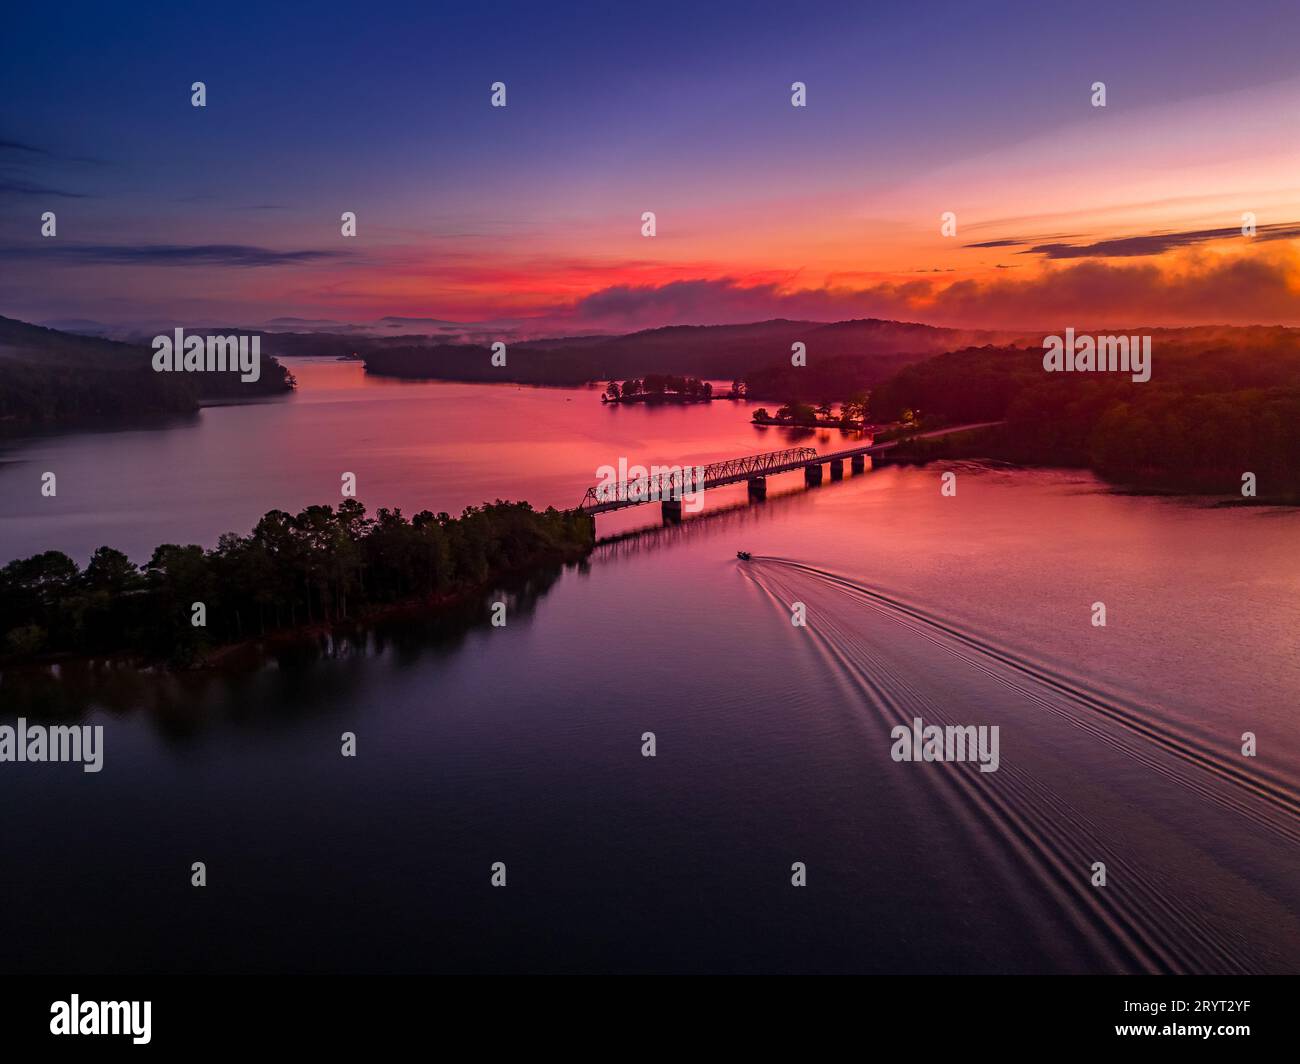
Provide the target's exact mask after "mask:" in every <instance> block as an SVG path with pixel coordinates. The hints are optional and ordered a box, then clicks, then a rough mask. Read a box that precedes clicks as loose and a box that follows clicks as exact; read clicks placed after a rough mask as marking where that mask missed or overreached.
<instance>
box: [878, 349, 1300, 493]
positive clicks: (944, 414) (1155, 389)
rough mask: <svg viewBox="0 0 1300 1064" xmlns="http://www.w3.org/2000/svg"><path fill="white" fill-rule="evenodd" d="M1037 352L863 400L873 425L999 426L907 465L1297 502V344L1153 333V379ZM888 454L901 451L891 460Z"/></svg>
mask: <svg viewBox="0 0 1300 1064" xmlns="http://www.w3.org/2000/svg"><path fill="white" fill-rule="evenodd" d="M1042 357H1043V353H1042V350H1041V349H1034V348H1016V347H1012V348H1005V347H981V348H967V349H964V350H962V351H955V352H951V353H948V354H944V355H939V356H937V357H935V358H931V359H929V360H927V361H925V362H921V363H918V364H916V365H913V366H909V367H907V368H906V369H904V370H902V371H901V372H899V373H898V374H896V375H895V376H894V377H892V378H891V379H890V380H888V381H886V382H884V383H883V384H881V385H880V386H879V387H878V388H877V389H876V390H875V391H874V392H873V394H872V408H873V410H874V411H875V413H876V416H877V417H880V418H886V419H889V418H896V417H898V416H900V415H901V413H902V411H903V410H904V409H907V408H912V409H920V410H924V411H925V416H926V421H927V423H929V422H930V421H931V419H932V418H934V417H939V418H942V419H943V420H945V421H947V422H950V423H953V424H959V423H962V422H975V421H992V420H999V419H1005V421H1006V424H1005V425H1002V426H999V427H996V428H992V429H988V430H985V431H983V432H981V433H979V434H976V435H973V436H969V437H964V438H960V439H959V438H945V439H941V440H933V441H917V442H916V443H915V444H909V451H910V453H912V454H914V456H916V457H976V456H978V457H986V458H998V459H1004V460H1006V461H1011V462H1016V463H1020V464H1025V465H1064V466H1080V467H1086V468H1091V469H1092V470H1094V471H1095V472H1096V473H1098V474H1099V475H1100V476H1102V477H1105V478H1106V479H1108V480H1110V481H1112V482H1113V483H1116V484H1123V485H1127V486H1131V487H1137V488H1144V489H1152V490H1168V491H1186V492H1205V493H1210V494H1235V493H1237V492H1239V491H1240V488H1241V484H1242V476H1243V474H1245V473H1248V472H1249V473H1254V474H1255V475H1256V478H1257V480H1258V493H1259V494H1258V497H1259V498H1266V499H1269V500H1274V501H1293V502H1300V337H1297V336H1296V335H1295V334H1294V333H1293V332H1292V331H1290V330H1283V329H1273V328H1262V327H1261V328H1250V329H1239V330H1233V331H1231V333H1228V332H1225V333H1224V335H1223V336H1222V337H1221V338H1211V339H1210V340H1209V341H1208V342H1206V341H1200V342H1193V341H1187V340H1184V339H1182V338H1181V337H1180V336H1178V335H1177V334H1176V333H1174V334H1169V335H1166V336H1162V335H1161V334H1160V333H1159V331H1157V332H1156V334H1155V337H1154V340H1153V345H1152V376H1151V380H1150V381H1148V382H1146V383H1136V382H1133V381H1132V380H1130V379H1129V377H1128V376H1127V375H1125V374H1117V373H1047V372H1046V371H1045V370H1044V369H1043V364H1042ZM898 453H899V455H900V457H901V456H903V455H904V454H906V453H908V451H900V452H898Z"/></svg>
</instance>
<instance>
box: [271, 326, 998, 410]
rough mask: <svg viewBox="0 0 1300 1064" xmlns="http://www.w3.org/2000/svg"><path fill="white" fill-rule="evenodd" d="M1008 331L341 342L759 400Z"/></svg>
mask: <svg viewBox="0 0 1300 1064" xmlns="http://www.w3.org/2000/svg"><path fill="white" fill-rule="evenodd" d="M1005 335H1006V334H994V333H988V332H977V331H972V330H961V329H941V328H936V327H934V326H930V325H918V324H913V323H907V322H895V321H883V320H879V319H874V318H868V319H863V320H859V321H843V322H835V323H833V324H825V323H822V322H812V321H788V320H785V319H776V320H773V321H763V322H754V323H751V324H746V325H672V326H665V327H663V328H659V329H647V330H644V331H642V332H636V333H630V334H628V335H626V336H616V337H600V336H587V337H575V338H561V339H552V340H530V341H526V342H522V343H516V344H510V345H509V346H508V349H507V362H506V366H505V367H497V366H493V365H492V361H491V350H490V348H489V347H488V346H486V345H477V344H430V343H422V344H416V343H406V344H395V343H393V342H392V341H389V342H387V343H385V344H368V343H365V342H359V341H357V340H355V339H353V338H349V339H348V340H347V344H348V345H350V346H351V348H352V349H353V350H356V351H357V352H358V353H359V354H360V356H361V357H362V358H364V359H365V363H366V369H367V371H368V372H370V373H376V374H380V375H382V376H392V377H407V378H420V379H442V380H471V381H521V382H526V383H539V384H581V383H585V382H587V381H605V380H614V379H618V380H622V379H625V378H628V377H634V376H643V375H645V374H647V373H663V374H678V375H685V376H694V377H700V378H713V379H722V380H729V379H735V378H738V377H744V378H747V379H748V380H749V383H750V391H751V394H753V395H755V396H756V397H760V398H769V397H771V398H779V399H787V398H792V397H793V398H805V397H806V398H813V397H820V396H814V395H813V394H812V393H814V392H817V391H819V390H821V389H823V388H826V387H831V389H832V390H831V392H830V393H828V396H827V397H829V396H830V395H834V396H835V397H837V398H838V397H839V395H840V394H841V393H839V392H838V391H836V390H835V389H836V388H838V383H837V382H838V381H839V380H840V379H841V378H844V377H846V376H847V377H853V378H854V379H855V380H858V383H859V385H860V384H861V383H863V382H865V383H866V384H868V385H869V384H871V383H874V382H875V381H876V380H880V379H883V378H884V377H886V376H888V375H889V374H890V373H892V372H894V371H895V370H897V369H898V368H900V367H901V366H903V365H906V364H908V363H909V362H915V361H918V360H920V359H922V358H925V357H926V356H928V355H931V354H934V353H936V352H939V351H948V350H952V349H953V348H957V347H962V346H965V345H967V344H971V343H987V342H991V341H992V340H994V339H1000V338H1003V337H1005ZM277 339H279V338H277ZM314 339H316V340H319V339H321V338H320V337H315V338H314ZM796 342H800V343H803V344H804V345H805V347H806V349H807V358H808V364H807V366H805V367H801V368H796V367H793V366H791V365H790V356H791V345H793V344H794V343H796ZM845 360H847V361H848V362H849V363H851V365H849V366H848V367H847V368H846V367H845V366H844V365H841V363H843V362H844V361H845ZM836 365H838V366H839V369H838V371H836V372H833V373H831V374H829V375H827V368H828V367H831V366H836ZM787 370H788V371H789V373H787V372H786V371H787ZM806 390H807V391H806ZM805 392H806V393H805ZM792 393H800V394H792Z"/></svg>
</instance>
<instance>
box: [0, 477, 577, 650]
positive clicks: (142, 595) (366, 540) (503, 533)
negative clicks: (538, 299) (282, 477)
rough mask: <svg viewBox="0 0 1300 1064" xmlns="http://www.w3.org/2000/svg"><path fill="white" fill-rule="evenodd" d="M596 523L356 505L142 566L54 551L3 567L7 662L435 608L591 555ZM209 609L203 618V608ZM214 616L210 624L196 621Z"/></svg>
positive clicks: (277, 515)
mask: <svg viewBox="0 0 1300 1064" xmlns="http://www.w3.org/2000/svg"><path fill="white" fill-rule="evenodd" d="M594 527H595V526H594V522H593V521H592V519H591V518H590V517H589V516H587V515H585V514H582V513H579V512H576V511H558V510H555V509H554V508H550V509H547V510H545V511H540V512H539V511H536V510H534V509H533V508H532V507H531V506H530V505H529V504H528V503H523V502H503V501H500V500H498V501H497V502H494V503H490V504H486V505H483V506H476V507H474V506H472V507H469V508H467V509H466V510H465V511H464V513H462V514H461V516H460V517H451V516H449V515H448V514H446V513H439V514H434V513H431V512H430V511H428V510H422V511H421V512H419V513H417V514H416V515H415V516H414V517H413V518H411V519H410V520H408V519H407V518H406V517H405V516H404V515H403V514H402V512H401V510H400V509H391V510H390V509H387V508H383V509H380V510H379V511H378V512H377V513H376V514H375V516H374V517H368V516H367V515H366V508H365V507H364V506H363V505H362V504H361V503H360V502H358V501H357V500H355V499H345V500H344V501H343V502H342V503H340V504H339V505H338V506H337V507H333V506H309V507H307V508H306V509H304V510H303V511H301V512H300V513H298V514H296V515H295V514H290V513H287V512H286V511H284V510H271V511H270V512H268V513H267V514H265V515H264V516H263V517H262V519H261V520H260V521H258V523H257V526H256V527H255V528H254V529H253V531H252V532H251V533H250V534H249V535H246V536H243V535H238V534H236V533H227V534H226V535H223V536H221V538H220V539H219V540H218V543H217V546H216V547H215V548H213V549H211V550H204V549H203V548H202V547H200V546H196V545H193V544H190V545H186V546H181V545H178V544H174V543H165V544H162V545H161V546H159V547H157V548H156V549H155V550H154V552H153V555H152V556H151V557H150V559H149V561H148V562H147V563H146V564H145V565H143V566H137V565H135V564H134V563H132V561H131V560H130V559H129V558H128V557H127V556H126V555H125V554H123V553H122V552H121V551H118V550H114V549H113V548H111V547H100V548H99V549H98V550H96V551H95V553H94V554H93V555H92V557H91V559H90V561H89V563H88V564H87V566H86V568H85V569H79V568H78V566H77V563H76V562H75V561H73V559H72V558H70V557H68V556H67V555H66V554H64V553H62V552H61V551H45V552H43V553H41V554H36V555H33V556H32V557H30V558H25V559H21V560H17V561H13V562H10V563H9V564H8V565H6V566H5V567H4V568H3V569H0V655H2V656H3V657H4V658H6V659H9V660H23V659H30V658H33V657H36V656H40V655H55V654H67V653H71V654H79V655H108V654H127V655H131V656H136V657H140V658H143V659H147V660H159V661H167V662H171V663H173V664H187V663H191V662H193V661H195V660H198V659H199V658H201V657H202V654H203V652H204V651H205V650H207V649H209V648H211V647H213V646H219V645H223V644H228V643H235V642H239V641H242V640H245V639H250V638H254V637H258V636H264V635H268V634H271V633H275V632H282V631H286V630H291V629H294V628H301V627H303V626H312V625H317V624H332V623H337V622H340V621H345V620H349V619H356V618H358V617H359V616H361V615H363V614H364V613H366V612H367V611H370V610H374V609H376V608H380V607H383V606H385V605H391V604H396V603H405V602H429V603H436V602H439V601H447V600H449V599H450V598H452V597H455V596H457V595H460V594H463V593H467V592H470V591H473V590H475V589H478V588H481V587H483V586H484V585H485V584H487V583H489V582H490V581H492V580H495V579H499V578H502V577H504V576H507V575H510V574H514V573H518V572H522V571H525V570H528V569H530V568H534V567H537V566H540V565H543V564H553V563H555V562H558V561H570V560H577V559H579V558H582V557H585V555H586V554H587V553H588V552H589V551H590V550H591V546H592V544H593V542H594ZM198 607H201V610H200V609H199V608H198ZM200 619H201V620H202V622H203V623H202V624H199V623H196V622H197V621H198V620H200Z"/></svg>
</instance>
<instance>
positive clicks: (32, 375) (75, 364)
mask: <svg viewBox="0 0 1300 1064" xmlns="http://www.w3.org/2000/svg"><path fill="white" fill-rule="evenodd" d="M152 357H153V352H152V350H151V349H150V348H149V347H147V346H142V345H139V344H127V343H119V342H117V341H114V340H104V339H100V338H98V337H93V336H81V335H76V334H73V333H67V332H60V331H58V330H56V329H47V328H43V327H41V326H39V325H29V324H27V323H26V322H21V321H16V320H14V319H13V318H5V317H0V431H3V432H7V433H12V432H15V431H19V432H21V431H26V430H28V429H33V428H65V427H69V428H70V427H76V426H83V425H91V424H96V423H134V422H139V421H142V420H147V419H152V418H160V417H174V416H177V415H182V414H187V413H192V412H193V411H194V410H196V409H198V405H199V402H200V401H202V400H238V399H246V398H250V397H251V396H254V395H272V394H275V393H278V392H287V391H289V390H290V389H291V388H292V387H293V378H292V376H291V375H290V374H289V373H288V371H286V370H285V369H284V367H283V366H281V365H280V364H279V363H278V362H276V361H275V360H274V359H272V358H268V357H267V356H266V353H265V352H263V356H262V364H261V379H260V380H258V381H256V382H249V383H245V382H242V381H240V380H239V377H238V375H237V374H234V373H156V372H154V370H153V367H152V364H151V360H152Z"/></svg>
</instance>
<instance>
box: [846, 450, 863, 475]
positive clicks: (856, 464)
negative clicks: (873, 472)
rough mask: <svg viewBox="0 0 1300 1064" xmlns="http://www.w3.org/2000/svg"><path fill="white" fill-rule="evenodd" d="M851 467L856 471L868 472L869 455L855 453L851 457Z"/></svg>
mask: <svg viewBox="0 0 1300 1064" xmlns="http://www.w3.org/2000/svg"><path fill="white" fill-rule="evenodd" d="M849 468H850V469H852V470H853V472H855V473H863V472H866V468H867V456H866V455H865V454H855V455H854V456H853V457H852V458H850V459H849Z"/></svg>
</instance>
